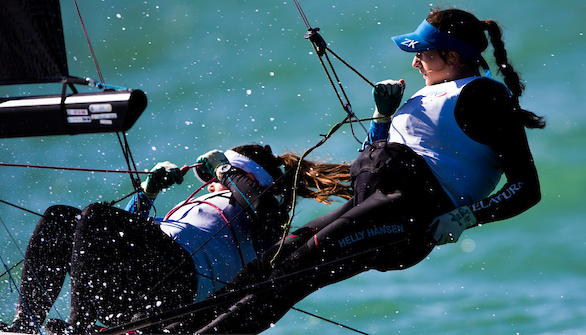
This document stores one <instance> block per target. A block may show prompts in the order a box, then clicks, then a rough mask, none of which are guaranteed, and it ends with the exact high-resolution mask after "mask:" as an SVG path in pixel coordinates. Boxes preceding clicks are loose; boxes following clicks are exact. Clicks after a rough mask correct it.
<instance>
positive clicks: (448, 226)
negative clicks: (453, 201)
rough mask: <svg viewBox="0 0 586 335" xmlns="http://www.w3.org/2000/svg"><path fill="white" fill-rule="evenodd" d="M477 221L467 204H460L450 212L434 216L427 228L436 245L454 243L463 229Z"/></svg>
mask: <svg viewBox="0 0 586 335" xmlns="http://www.w3.org/2000/svg"><path fill="white" fill-rule="evenodd" d="M477 222H478V221H477V220H476V217H475V216H474V213H472V210H471V209H470V207H468V206H462V207H459V208H456V209H454V210H453V211H451V212H448V213H446V214H443V215H440V216H438V217H436V218H435V219H434V220H433V221H432V223H431V225H429V230H428V232H430V233H431V234H432V236H433V239H434V240H435V241H436V244H437V245H441V244H446V243H455V242H457V241H458V239H459V238H460V235H462V232H463V231H464V230H465V229H468V228H470V227H472V226H474V225H475V224H476V223H477Z"/></svg>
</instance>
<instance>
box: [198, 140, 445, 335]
mask: <svg viewBox="0 0 586 335" xmlns="http://www.w3.org/2000/svg"><path fill="white" fill-rule="evenodd" d="M377 150H385V151H384V152H383V151H377ZM361 156H362V158H363V159H366V160H370V161H367V162H362V165H363V167H364V169H359V170H360V173H357V174H356V175H354V177H355V183H354V186H355V198H354V199H353V200H350V201H349V202H348V203H347V204H346V205H345V206H343V207H342V209H341V210H340V211H336V212H335V213H333V214H331V215H326V216H324V217H320V218H318V219H316V220H313V221H312V222H310V223H308V224H307V225H305V226H304V227H303V228H301V229H300V230H299V231H301V232H302V234H299V236H296V237H293V238H291V240H290V241H286V242H285V248H284V249H283V250H282V251H284V255H287V256H286V257H284V258H281V257H279V260H280V259H282V260H280V261H279V262H278V263H277V264H276V266H275V267H274V270H272V272H270V274H268V275H267V273H266V272H265V271H266V269H270V267H269V266H267V265H266V264H265V263H267V262H268V260H269V259H272V256H271V255H263V257H262V258H261V259H260V260H258V261H257V262H256V264H254V265H255V266H253V267H250V268H252V269H253V270H257V271H250V273H252V276H250V273H246V271H249V267H248V266H247V267H246V268H245V269H244V272H243V273H241V274H239V276H237V277H236V278H235V281H234V282H233V283H232V284H234V286H235V287H236V288H237V289H238V288H242V287H246V284H247V283H248V284H250V283H255V282H256V283H259V281H260V282H262V281H263V280H267V279H269V280H270V282H271V285H270V286H268V288H267V289H266V290H261V291H257V292H252V293H250V291H246V290H245V291H244V292H246V293H245V294H243V298H242V300H240V301H239V302H238V303H236V304H234V305H232V307H230V308H229V309H228V311H227V312H225V313H224V314H222V315H220V316H219V317H218V318H216V319H215V320H214V321H213V322H211V323H209V324H208V325H207V326H206V327H204V328H202V329H200V330H199V331H198V333H215V332H217V333H258V332H261V331H263V330H265V329H267V328H268V327H269V326H270V324H271V323H274V322H276V321H277V320H279V319H280V318H281V317H282V316H283V315H284V314H285V313H286V312H287V311H288V310H289V309H290V308H291V307H292V306H293V305H294V304H295V303H297V302H298V301H300V300H302V299H303V298H304V297H306V296H307V295H309V294H311V293H312V292H314V291H315V290H317V289H319V288H320V287H323V286H325V285H329V284H332V283H335V282H338V281H340V280H344V279H347V278H349V277H352V276H354V275H356V274H359V273H361V272H363V271H366V270H369V269H377V270H382V271H387V270H395V269H405V268H408V267H410V266H412V265H414V264H417V263H418V262H420V261H421V260H422V259H424V258H425V256H426V255H427V254H428V253H429V252H430V251H431V250H432V249H433V246H434V244H433V242H432V240H431V239H430V237H429V236H428V235H427V234H426V233H425V231H426V229H427V225H428V224H429V222H431V220H432V219H433V218H434V217H435V216H437V215H438V214H440V213H443V212H445V211H447V210H450V209H452V208H453V207H454V205H453V203H452V202H451V201H450V199H449V198H448V197H447V195H446V194H445V192H443V190H442V189H441V186H439V184H438V183H437V180H436V179H435V177H434V176H433V174H432V173H431V171H430V170H429V168H428V167H427V164H426V163H425V161H423V159H422V158H421V157H419V156H417V155H415V154H414V153H413V152H412V151H411V150H409V149H408V148H405V147H402V146H396V145H394V144H391V145H387V144H386V143H379V144H378V146H377V147H375V148H374V149H373V150H372V151H366V152H365V153H363V154H362V155H361ZM357 199H359V200H357ZM361 199H365V200H364V201H360V200H361ZM310 231H313V233H312V234H309V233H308V232H310ZM271 251H274V249H271ZM259 269H260V271H258V270H259ZM259 273H260V275H259ZM247 277H248V279H251V280H248V281H247ZM267 277H268V278H267ZM293 284H294V285H293Z"/></svg>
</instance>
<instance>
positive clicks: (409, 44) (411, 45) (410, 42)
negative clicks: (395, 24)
mask: <svg viewBox="0 0 586 335" xmlns="http://www.w3.org/2000/svg"><path fill="white" fill-rule="evenodd" d="M401 44H402V45H404V46H406V47H407V48H411V49H415V46H416V45H417V44H419V42H418V41H415V40H410V39H408V38H406V39H405V41H403V42H402V43H401Z"/></svg>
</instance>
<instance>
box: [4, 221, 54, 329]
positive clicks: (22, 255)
mask: <svg viewBox="0 0 586 335" xmlns="http://www.w3.org/2000/svg"><path fill="white" fill-rule="evenodd" d="M0 222H2V226H3V227H4V230H6V233H7V235H8V236H10V239H11V240H12V243H13V244H14V246H15V247H16V250H18V252H19V253H20V256H21V257H22V260H21V261H20V262H18V263H17V264H16V265H14V266H12V267H11V268H8V265H7V264H6V262H4V259H3V258H2V256H1V255H0V260H1V261H2V264H3V265H4V268H5V269H6V271H5V272H4V273H3V274H2V276H4V275H5V274H8V277H9V280H10V283H11V285H12V286H14V288H15V290H16V291H17V292H18V295H19V297H20V299H21V300H22V303H23V305H24V307H25V309H26V310H27V313H28V315H29V316H30V317H31V319H32V320H33V322H34V324H35V327H36V328H37V330H38V331H39V334H42V333H41V330H40V329H41V328H40V326H39V325H38V324H37V321H35V318H34V316H33V314H32V313H31V311H30V308H29V307H28V303H27V302H26V300H25V299H24V297H23V296H22V293H21V292H20V289H19V287H18V285H16V281H15V280H14V278H13V277H12V272H11V270H12V269H14V268H15V267H16V266H18V264H20V263H22V262H24V263H25V264H27V263H28V262H27V260H26V257H25V256H24V253H23V252H22V250H21V249H20V247H19V246H18V244H17V243H16V240H15V239H14V236H12V234H11V233H10V230H8V227H7V226H6V223H4V220H3V219H2V217H0ZM27 265H28V264H27ZM29 268H30V270H31V271H30V272H31V274H32V276H33V277H34V280H35V282H36V283H37V284H38V285H39V286H40V290H41V292H42V293H43V294H42V296H43V297H44V298H46V299H47V300H48V301H51V298H50V297H49V294H48V292H47V290H46V289H45V288H44V287H43V284H42V283H41V281H40V280H39V278H38V277H37V273H36V272H35V271H33V268H32V267H31V266H29ZM0 277H1V276H0ZM21 280H22V278H21ZM55 312H56V313H57V315H58V316H59V318H61V319H63V316H62V315H61V313H60V312H59V310H58V309H55ZM63 320H64V319H63Z"/></svg>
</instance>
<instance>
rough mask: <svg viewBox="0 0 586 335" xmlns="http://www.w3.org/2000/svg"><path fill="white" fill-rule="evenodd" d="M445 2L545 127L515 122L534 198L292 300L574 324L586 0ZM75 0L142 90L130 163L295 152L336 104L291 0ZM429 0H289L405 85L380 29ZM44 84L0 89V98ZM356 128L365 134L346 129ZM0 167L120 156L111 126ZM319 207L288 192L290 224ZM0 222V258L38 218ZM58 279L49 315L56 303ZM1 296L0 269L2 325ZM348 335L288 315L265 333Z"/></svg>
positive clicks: (74, 69)
mask: <svg viewBox="0 0 586 335" xmlns="http://www.w3.org/2000/svg"><path fill="white" fill-rule="evenodd" d="M445 4H446V5H449V6H451V5H455V6H457V7H458V8H463V9H468V10H473V11H474V12H475V13H476V14H477V15H478V16H479V17H480V18H481V19H487V18H493V19H496V20H498V21H499V22H500V23H501V24H502V26H503V27H504V37H505V43H506V47H507V50H508V51H509V56H510V57H511V59H512V60H513V64H514V65H515V67H516V68H517V69H518V70H519V71H520V72H521V73H522V77H523V79H524V80H525V81H526V84H527V91H526V94H525V95H524V96H523V98H522V105H523V107H525V108H526V109H529V110H532V111H534V112H536V113H538V114H540V115H544V116H546V117H547V120H548V122H549V125H548V127H547V128H546V129H545V130H541V131H530V132H529V139H530V143H531V146H532V150H533V154H534V157H535V160H536V165H537V168H538V171H539V173H540V177H541V182H542V191H543V200H542V201H541V202H540V203H539V204H538V205H537V206H536V207H534V208H532V209H531V210H529V211H527V212H526V213H524V214H522V215H520V216H518V217H515V218H512V219H509V220H506V221H503V222H496V223H492V224H489V225H486V226H483V227H481V228H475V229H472V230H469V231H466V232H465V233H464V235H463V236H462V238H461V241H460V242H459V243H457V244H453V245H447V246H442V247H441V248H437V249H436V250H435V251H434V252H433V253H432V254H431V255H430V256H429V258H428V259H426V260H424V261H423V262H422V263H420V264H418V265H417V266H415V267H413V268H410V269H408V270H405V271H399V272H392V273H379V272H374V271H371V272H368V273H365V274H362V275H360V276H357V277H354V278H352V279H350V280H347V281H344V282H342V283H338V284H335V285H331V286H329V287H327V288H325V289H322V290H320V291H319V292H316V293H315V294H313V295H311V296H309V297H308V298H306V299H305V300H303V301H302V302H300V303H299V304H298V306H297V307H298V308H300V309H302V310H305V311H308V312H312V313H316V314H318V315H320V316H322V317H324V318H327V319H331V320H333V321H335V322H338V323H341V324H344V325H347V326H350V327H353V328H356V329H359V330H361V331H363V332H366V333H369V334H584V333H586V321H584V316H585V315H586V305H585V303H584V301H586V291H585V290H584V288H583V283H584V279H585V278H586V263H585V261H584V256H583V255H584V254H586V244H585V243H586V228H584V227H583V226H582V224H583V223H584V218H585V217H586V215H585V214H586V213H585V212H584V206H583V189H584V187H586V176H585V173H584V171H585V168H584V166H585V164H586V151H585V150H584V149H583V145H584V144H585V143H586V113H584V111H585V110H586V102H585V100H584V99H583V98H582V97H583V92H584V91H586V81H584V80H583V76H584V75H585V74H586V65H585V61H584V51H586V37H585V36H584V33H585V30H586V29H585V28H586V24H585V23H584V18H586V1H584V0H572V1H570V0H565V1H564V0H561V1H548V0H533V1H516V2H512V1H505V0H494V1H480V0H473V1H463V0H462V1H450V2H446V3H445ZM79 5H80V10H81V12H82V15H83V16H84V21H85V24H86V27H87V28H88V32H89V34H90V38H91V40H92V43H93V46H94V49H95V51H96V54H97V57H98V61H99V64H100V67H101V70H102V72H103V73H104V77H105V81H106V83H109V84H114V85H121V86H127V87H132V88H139V89H142V90H144V91H145V92H146V93H147V96H148V98H149V106H148V108H147V110H146V111H145V113H144V114H143V116H142V117H141V118H140V119H139V121H138V122H137V123H136V125H135V126H134V127H133V128H132V129H131V130H130V131H129V132H128V139H129V142H130V145H131V149H132V152H133V154H134V158H135V160H136V162H137V165H138V167H139V169H149V168H150V167H152V166H153V165H154V164H155V163H156V162H158V161H163V160H170V161H173V162H175V163H176V164H178V165H183V164H189V163H193V162H194V160H195V158H196V157H197V156H198V155H199V154H201V153H204V152H206V151H208V150H210V149H214V148H220V149H228V148H230V147H232V146H235V145H240V144H245V143H250V142H256V143H263V144H270V145H271V146H272V147H273V150H274V151H275V152H276V153H277V154H279V153H282V152H285V151H287V150H291V151H294V152H297V153H301V152H303V150H305V149H307V148H309V147H310V146H312V145H313V144H315V143H317V142H318V141H319V140H320V134H325V133H326V132H327V131H328V130H329V129H330V127H331V126H332V125H333V124H335V123H336V122H338V121H340V120H342V119H343V117H344V115H345V114H344V113H345V112H344V111H343V110H342V109H341V107H340V104H339V102H338V100H337V98H336V96H335V95H334V94H333V90H332V89H331V87H330V86H329V82H328V81H327V78H326V76H325V75H324V73H323V71H322V69H321V66H320V64H319V62H318V59H317V57H316V56H315V55H314V54H313V52H312V51H313V49H312V47H311V45H310V43H309V42H308V41H307V40H305V39H304V38H303V35H304V33H305V31H306V28H305V25H304V24H303V21H302V20H301V18H300V16H299V13H298V12H297V9H296V7H295V5H294V3H293V1H261V0H257V1H244V0H239V1H222V2H203V1H164V2H163V1H135V0H128V1H124V2H121V1H111V0H107V1H92V2H90V1H80V3H79ZM430 5H433V6H435V5H436V3H432V4H430V2H429V1H395V0H385V1H375V0H362V1H333V0H321V1H314V2H310V1H302V2H301V6H302V7H303V9H304V10H305V14H306V15H307V17H308V19H309V21H310V23H311V25H312V26H314V27H320V28H321V34H322V36H323V37H324V39H325V40H326V42H328V44H329V46H330V48H331V49H333V50H334V51H335V52H336V53H337V54H338V55H340V56H341V57H342V58H344V59H345V60H346V61H347V62H348V63H350V64H351V65H352V66H353V67H355V68H356V69H357V70H358V71H360V72H361V73H362V74H364V76H366V77H367V78H368V79H369V80H370V81H372V82H376V81H379V80H383V79H387V78H394V79H400V78H403V79H405V81H406V82H407V92H406V93H405V95H406V96H409V95H411V94H413V93H414V92H415V91H416V90H417V89H418V88H420V87H421V86H422V85H423V80H422V79H421V77H420V76H419V74H418V73H417V71H416V70H413V69H412V68H411V66H410V64H411V55H408V54H405V53H402V52H400V51H399V49H398V48H396V47H395V46H394V45H392V42H391V40H390V37H391V36H392V35H397V34H401V33H404V32H408V31H411V30H413V29H415V27H417V25H418V24H419V23H420V22H421V20H422V19H423V18H424V17H425V16H426V14H427V12H428V10H429V8H430ZM62 7H63V16H64V28H65V34H66V40H67V49H68V60H69V68H70V73H71V74H72V75H76V76H90V77H92V78H95V79H97V75H96V71H95V68H94V65H93V61H92V60H91V59H90V58H89V50H88V47H87V44H86V42H85V37H84V36H83V31H82V28H81V25H80V23H79V19H78V18H77V13H76V11H75V7H74V5H73V3H72V2H70V1H62ZM485 56H487V59H489V62H490V61H491V59H492V58H491V57H489V56H490V55H488V54H487V55H485ZM333 63H334V66H335V67H336V71H337V72H338V74H339V76H340V80H341V82H342V83H343V84H344V87H345V89H346V92H347V93H348V97H349V99H350V102H351V103H352V106H353V109H354V111H355V112H356V113H357V114H358V116H360V117H368V116H370V115H371V114H372V101H371V96H370V91H371V88H370V86H369V85H368V84H366V83H365V82H364V81H363V80H362V79H360V78H359V77H358V76H356V75H355V74H353V73H351V72H350V71H349V70H347V69H346V68H344V67H343V66H342V65H341V64H340V63H339V62H337V61H333ZM494 70H495V69H494V66H493V72H494ZM58 90H59V87H52V86H49V87H42V88H41V87H37V85H30V86H21V87H0V94H2V95H7V94H8V95H15V94H21V93H25V92H26V93H30V92H33V93H35V94H36V93H53V92H55V91H58ZM355 131H356V134H357V136H358V137H359V138H362V137H363V133H362V131H361V130H360V129H359V128H355ZM357 148H358V145H357V143H356V141H355V140H354V139H353V136H352V130H351V129H350V127H349V126H344V127H342V128H341V129H340V130H339V131H338V132H337V133H336V134H335V135H334V136H333V137H332V138H331V139H330V140H329V141H328V142H326V144H325V145H324V146H322V147H320V148H319V149H317V150H316V151H314V154H312V156H311V158H312V159H324V160H326V159H328V160H331V161H350V160H352V159H354V158H355V157H356V154H357V153H356V150H357ZM0 161H2V162H10V163H31V164H45V165H56V166H71V167H84V168H86V167H88V168H102V169H110V168H121V169H124V168H125V166H124V164H125V163H124V160H123V158H122V156H121V150H120V148H119V145H118V140H117V138H116V137H115V135H112V134H104V135H77V136H56V137H46V138H28V139H4V140H1V141H0ZM0 169H2V170H1V171H2V178H1V179H0V185H1V186H0V199H2V200H6V201H10V202H14V203H16V204H18V205H19V206H22V207H25V208H27V209H30V210H32V211H34V212H37V213H42V211H43V210H44V209H45V208H46V207H48V206H50V205H52V204H70V205H75V206H78V207H80V208H81V207H83V206H85V205H87V204H89V203H91V202H95V201H111V200H116V199H118V198H120V197H122V196H124V195H125V194H126V193H127V192H129V191H130V190H131V185H130V183H129V181H128V179H127V177H125V176H119V175H111V174H104V173H87V172H71V171H52V170H36V169H23V168H15V167H1V168H0ZM198 186H199V182H198V181H197V180H196V179H195V178H194V177H193V176H189V177H188V178H187V180H186V182H185V183H184V184H182V185H180V186H175V187H173V188H172V189H170V190H169V191H168V192H166V193H165V195H164V196H161V197H160V199H159V200H158V202H157V207H158V211H159V213H161V212H165V211H166V210H167V209H169V208H170V207H171V206H172V205H174V204H175V203H177V202H179V201H181V200H182V199H183V198H184V197H185V196H186V195H188V194H189V193H191V192H192V191H193V190H194V189H195V188H196V187H198ZM339 204H340V202H338V203H336V204H334V205H332V206H338V205H339ZM331 209H332V207H327V206H324V205H320V204H317V203H312V202H310V201H308V200H305V201H301V202H300V206H299V208H298V212H297V213H296V216H295V221H294V224H296V225H302V224H303V223H304V222H306V221H307V220H309V219H310V218H313V217H315V216H316V215H318V214H320V213H324V212H326V211H329V210H331ZM0 219H1V220H2V223H3V225H4V226H5V227H6V228H7V229H8V231H9V232H10V234H8V233H5V232H3V233H2V234H0V255H1V256H2V259H3V260H5V262H7V263H10V264H14V263H16V262H18V261H19V260H20V259H21V258H22V256H21V255H20V254H19V251H18V250H22V251H24V249H25V248H26V242H27V240H28V238H29V236H30V234H31V232H32V230H33V228H34V226H35V223H36V221H37V219H38V217H37V216H36V215H33V214H30V213H26V212H23V211H21V210H18V209H14V208H12V207H9V206H7V205H4V204H0ZM2 230H3V231H4V228H2ZM16 246H18V248H17V247H16ZM17 272H18V271H17ZM16 274H17V273H15V275H16ZM17 279H18V278H17ZM66 291H67V289H65V291H64V298H63V299H60V301H59V302H58V308H57V309H56V310H54V311H52V317H59V315H64V316H66V315H67V312H66V308H67V300H68V295H67V292H66ZM16 299H17V293H16V292H15V291H14V290H11V289H10V286H9V283H8V278H7V277H6V276H5V277H2V278H1V279H0V318H1V319H2V321H5V322H10V321H11V318H12V313H13V310H14V303H15V302H16ZM351 333H352V331H349V330H346V329H343V328H340V327H338V326H335V325H332V324H329V323H327V322H324V321H320V320H318V319H316V318H313V317H309V316H306V315H305V314H302V313H300V312H297V311H291V312H289V313H288V314H287V315H286V316H285V318H283V319H282V320H281V321H280V322H278V323H277V324H276V325H275V326H274V327H273V328H271V329H270V330H268V331H267V332H266V334H275V335H276V334H351Z"/></svg>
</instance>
